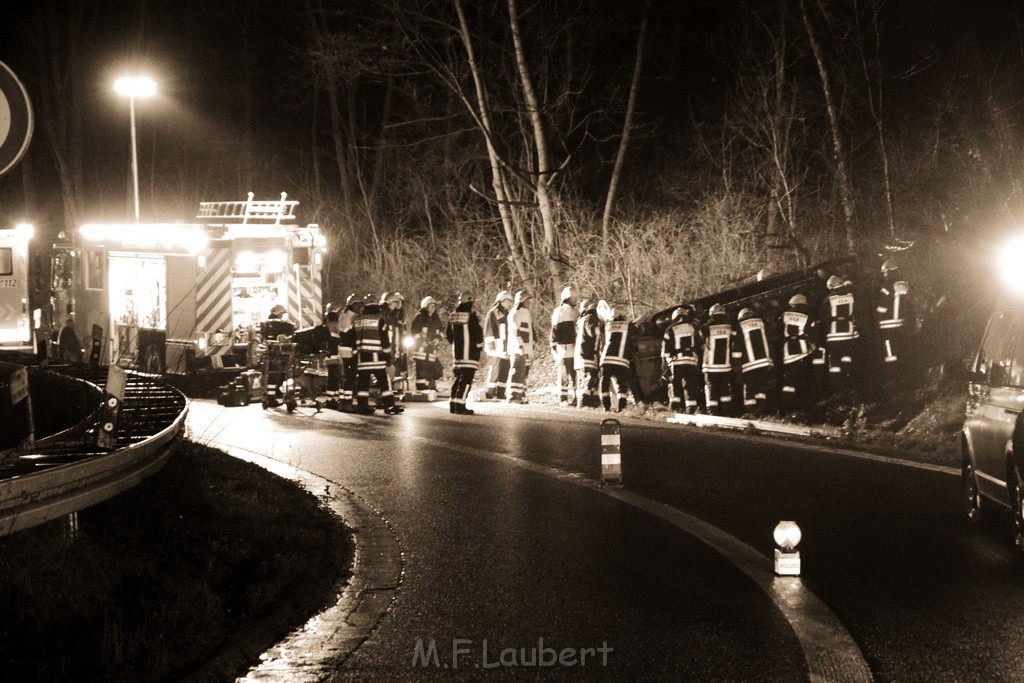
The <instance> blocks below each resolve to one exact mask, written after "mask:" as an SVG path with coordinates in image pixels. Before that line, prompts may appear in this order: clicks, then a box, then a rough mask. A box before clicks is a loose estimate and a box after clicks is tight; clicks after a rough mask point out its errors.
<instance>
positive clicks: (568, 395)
mask: <svg viewBox="0 0 1024 683" xmlns="http://www.w3.org/2000/svg"><path fill="white" fill-rule="evenodd" d="M561 301H562V303H560V304H559V305H558V306H556V307H555V310H554V311H552V312H551V355H552V356H553V357H554V359H555V365H556V366H557V374H556V381H557V383H558V401H559V404H560V405H563V406H568V405H570V404H572V403H575V402H576V393H577V392H576V389H577V386H576V367H575V362H574V360H573V357H574V356H575V353H576V321H577V320H578V319H579V312H577V310H576V305H577V304H578V303H579V293H578V292H577V291H576V288H575V287H574V286H572V285H566V286H565V287H563V288H562V296H561Z"/></svg>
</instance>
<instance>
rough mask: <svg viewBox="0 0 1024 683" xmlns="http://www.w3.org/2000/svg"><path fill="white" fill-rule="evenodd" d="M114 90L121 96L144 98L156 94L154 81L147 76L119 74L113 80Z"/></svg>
mask: <svg viewBox="0 0 1024 683" xmlns="http://www.w3.org/2000/svg"><path fill="white" fill-rule="evenodd" d="M114 90H116V91H117V94H118V95H121V96H122V97H128V98H130V99H133V100H134V99H145V98H147V97H152V96H153V95H155V94H156V81H154V80H153V79H152V78H150V77H149V76H121V77H120V78H118V79H117V80H116V81H114Z"/></svg>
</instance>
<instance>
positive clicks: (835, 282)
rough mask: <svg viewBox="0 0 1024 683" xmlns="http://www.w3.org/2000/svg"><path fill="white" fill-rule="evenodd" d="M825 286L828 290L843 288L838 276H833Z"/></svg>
mask: <svg viewBox="0 0 1024 683" xmlns="http://www.w3.org/2000/svg"><path fill="white" fill-rule="evenodd" d="M825 284H826V285H828V288H829V289H838V288H840V287H842V286H843V280H842V278H840V277H839V276H838V275H833V276H832V277H830V278H829V279H828V282H826V283H825Z"/></svg>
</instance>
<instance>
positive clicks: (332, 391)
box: [323, 306, 344, 410]
mask: <svg viewBox="0 0 1024 683" xmlns="http://www.w3.org/2000/svg"><path fill="white" fill-rule="evenodd" d="M340 318H341V311H339V310H336V309H334V308H333V307H330V306H329V307H328V308H327V315H326V316H324V323H323V326H324V328H325V329H326V330H327V335H328V336H327V338H326V339H325V340H324V341H325V344H324V353H325V354H326V356H327V358H326V359H325V361H324V364H325V365H326V367H327V384H326V386H325V387H324V395H325V396H326V397H327V399H326V407H328V408H332V409H334V410H341V385H342V383H343V382H344V359H342V357H341V324H340Z"/></svg>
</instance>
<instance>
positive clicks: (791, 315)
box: [780, 294, 824, 411]
mask: <svg viewBox="0 0 1024 683" xmlns="http://www.w3.org/2000/svg"><path fill="white" fill-rule="evenodd" d="M781 322H782V340H781V344H782V353H781V356H782V392H781V396H780V402H781V407H782V409H783V410H786V411H789V410H807V409H808V408H810V405H811V396H812V393H811V371H812V367H811V364H812V363H813V357H814V356H813V354H814V353H815V352H816V351H817V346H818V344H817V342H816V340H817V338H818V323H817V320H815V319H814V318H812V317H811V315H810V311H809V309H808V306H807V297H806V296H804V295H803V294H794V295H793V296H791V297H790V298H789V305H788V306H787V308H786V309H785V310H784V311H783V312H782V320H781ZM822 365H824V363H822Z"/></svg>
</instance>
